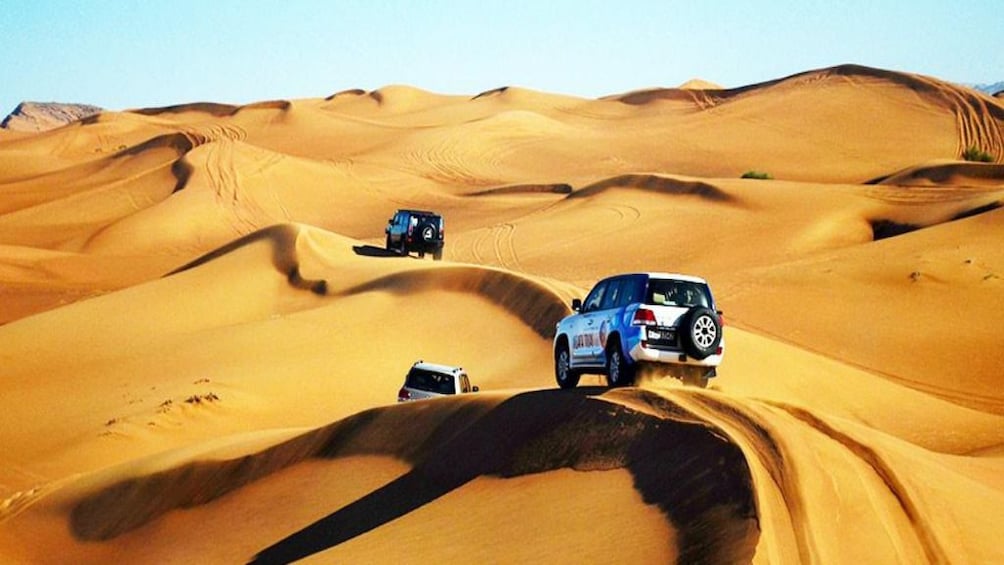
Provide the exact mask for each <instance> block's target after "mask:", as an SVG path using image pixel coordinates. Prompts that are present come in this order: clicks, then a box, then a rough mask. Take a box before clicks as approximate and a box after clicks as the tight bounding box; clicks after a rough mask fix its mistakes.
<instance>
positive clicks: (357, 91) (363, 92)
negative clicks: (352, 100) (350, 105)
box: [324, 88, 366, 102]
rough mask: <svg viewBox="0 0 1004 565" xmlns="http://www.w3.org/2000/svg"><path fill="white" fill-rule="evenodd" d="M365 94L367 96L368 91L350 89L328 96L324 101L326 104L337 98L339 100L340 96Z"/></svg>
mask: <svg viewBox="0 0 1004 565" xmlns="http://www.w3.org/2000/svg"><path fill="white" fill-rule="evenodd" d="M365 94H366V91H365V90H363V89H361V88H350V89H348V90H340V91H338V92H336V93H334V94H332V95H331V96H328V97H327V98H325V99H324V100H325V101H326V102H329V101H331V100H334V99H335V98H338V97H339V96H363V95H365Z"/></svg>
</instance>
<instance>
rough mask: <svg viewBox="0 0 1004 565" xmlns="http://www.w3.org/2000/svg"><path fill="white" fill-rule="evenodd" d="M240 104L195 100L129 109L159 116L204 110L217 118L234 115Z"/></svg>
mask: <svg viewBox="0 0 1004 565" xmlns="http://www.w3.org/2000/svg"><path fill="white" fill-rule="evenodd" d="M239 108H240V107H239V106H234V105H231V104H218V103H216V102H193V103H191V104H176V105H173V106H162V107H159V108H138V109H135V110H127V111H128V112H131V113H133V114H141V115H144V116H157V115H159V114H181V113H184V112H202V113H204V114H209V115H211V116H214V117H217V118H223V117H226V116H232V115H234V114H235V113H236V112H237V110H238V109H239Z"/></svg>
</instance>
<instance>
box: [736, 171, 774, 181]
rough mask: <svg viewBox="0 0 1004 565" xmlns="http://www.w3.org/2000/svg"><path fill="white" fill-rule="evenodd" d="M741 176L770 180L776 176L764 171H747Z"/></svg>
mask: <svg viewBox="0 0 1004 565" xmlns="http://www.w3.org/2000/svg"><path fill="white" fill-rule="evenodd" d="M740 178H744V179H759V180H770V179H772V178H774V177H772V176H770V173H765V172H762V171H746V172H745V173H743V176H742V177H740Z"/></svg>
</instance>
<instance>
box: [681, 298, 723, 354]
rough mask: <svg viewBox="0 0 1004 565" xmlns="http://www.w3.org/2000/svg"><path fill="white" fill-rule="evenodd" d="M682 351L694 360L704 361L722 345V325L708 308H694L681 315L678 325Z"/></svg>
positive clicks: (716, 315)
mask: <svg viewBox="0 0 1004 565" xmlns="http://www.w3.org/2000/svg"><path fill="white" fill-rule="evenodd" d="M680 328H681V330H682V334H681V335H680V340H681V341H682V342H683V350H684V351H686V352H687V355H689V356H691V357H693V358H694V359H704V358H706V357H709V356H711V355H713V354H714V353H715V352H716V351H718V345H719V344H721V343H722V324H721V323H720V322H719V321H718V314H716V313H715V312H714V310H711V309H710V308H705V307H704V306H695V307H693V308H691V309H690V311H689V312H687V313H686V314H684V315H683V320H682V323H681V324H680Z"/></svg>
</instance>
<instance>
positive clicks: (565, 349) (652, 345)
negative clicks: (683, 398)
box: [554, 273, 725, 388]
mask: <svg viewBox="0 0 1004 565" xmlns="http://www.w3.org/2000/svg"><path fill="white" fill-rule="evenodd" d="M572 309H573V310H575V313H574V314H572V315H570V316H567V317H566V318H564V319H563V320H561V321H560V322H558V327H557V332H556V333H555V336H554V376H555V379H556V380H557V381H558V386H560V387H561V388H573V387H575V386H576V385H577V384H579V376H580V375H581V374H582V373H598V374H604V375H606V376H607V383H608V384H609V385H610V386H612V387H614V386H625V385H629V384H631V383H632V382H634V376H635V374H636V372H637V370H638V367H639V365H640V364H642V363H652V364H660V365H663V367H664V368H665V371H666V372H667V373H669V374H671V375H672V376H675V377H677V378H679V379H681V380H682V381H683V382H684V383H686V384H692V385H697V386H700V387H706V386H707V385H708V379H709V378H711V377H714V376H715V375H716V374H717V370H716V367H718V365H719V364H720V363H721V362H722V355H723V353H724V350H725V344H724V342H723V341H722V324H723V319H722V313H721V311H719V310H718V309H717V307H716V306H715V299H714V297H713V296H712V294H711V288H710V287H709V286H708V283H707V281H705V280H704V279H702V278H699V277H693V276H688V275H676V274H667V273H636V274H625V275H617V276H613V277H609V278H606V279H603V280H601V281H600V282H598V283H596V286H594V287H593V289H592V290H591V291H590V292H589V294H588V295H587V296H586V299H585V301H580V300H579V299H577V298H576V299H575V300H573V301H572Z"/></svg>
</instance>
